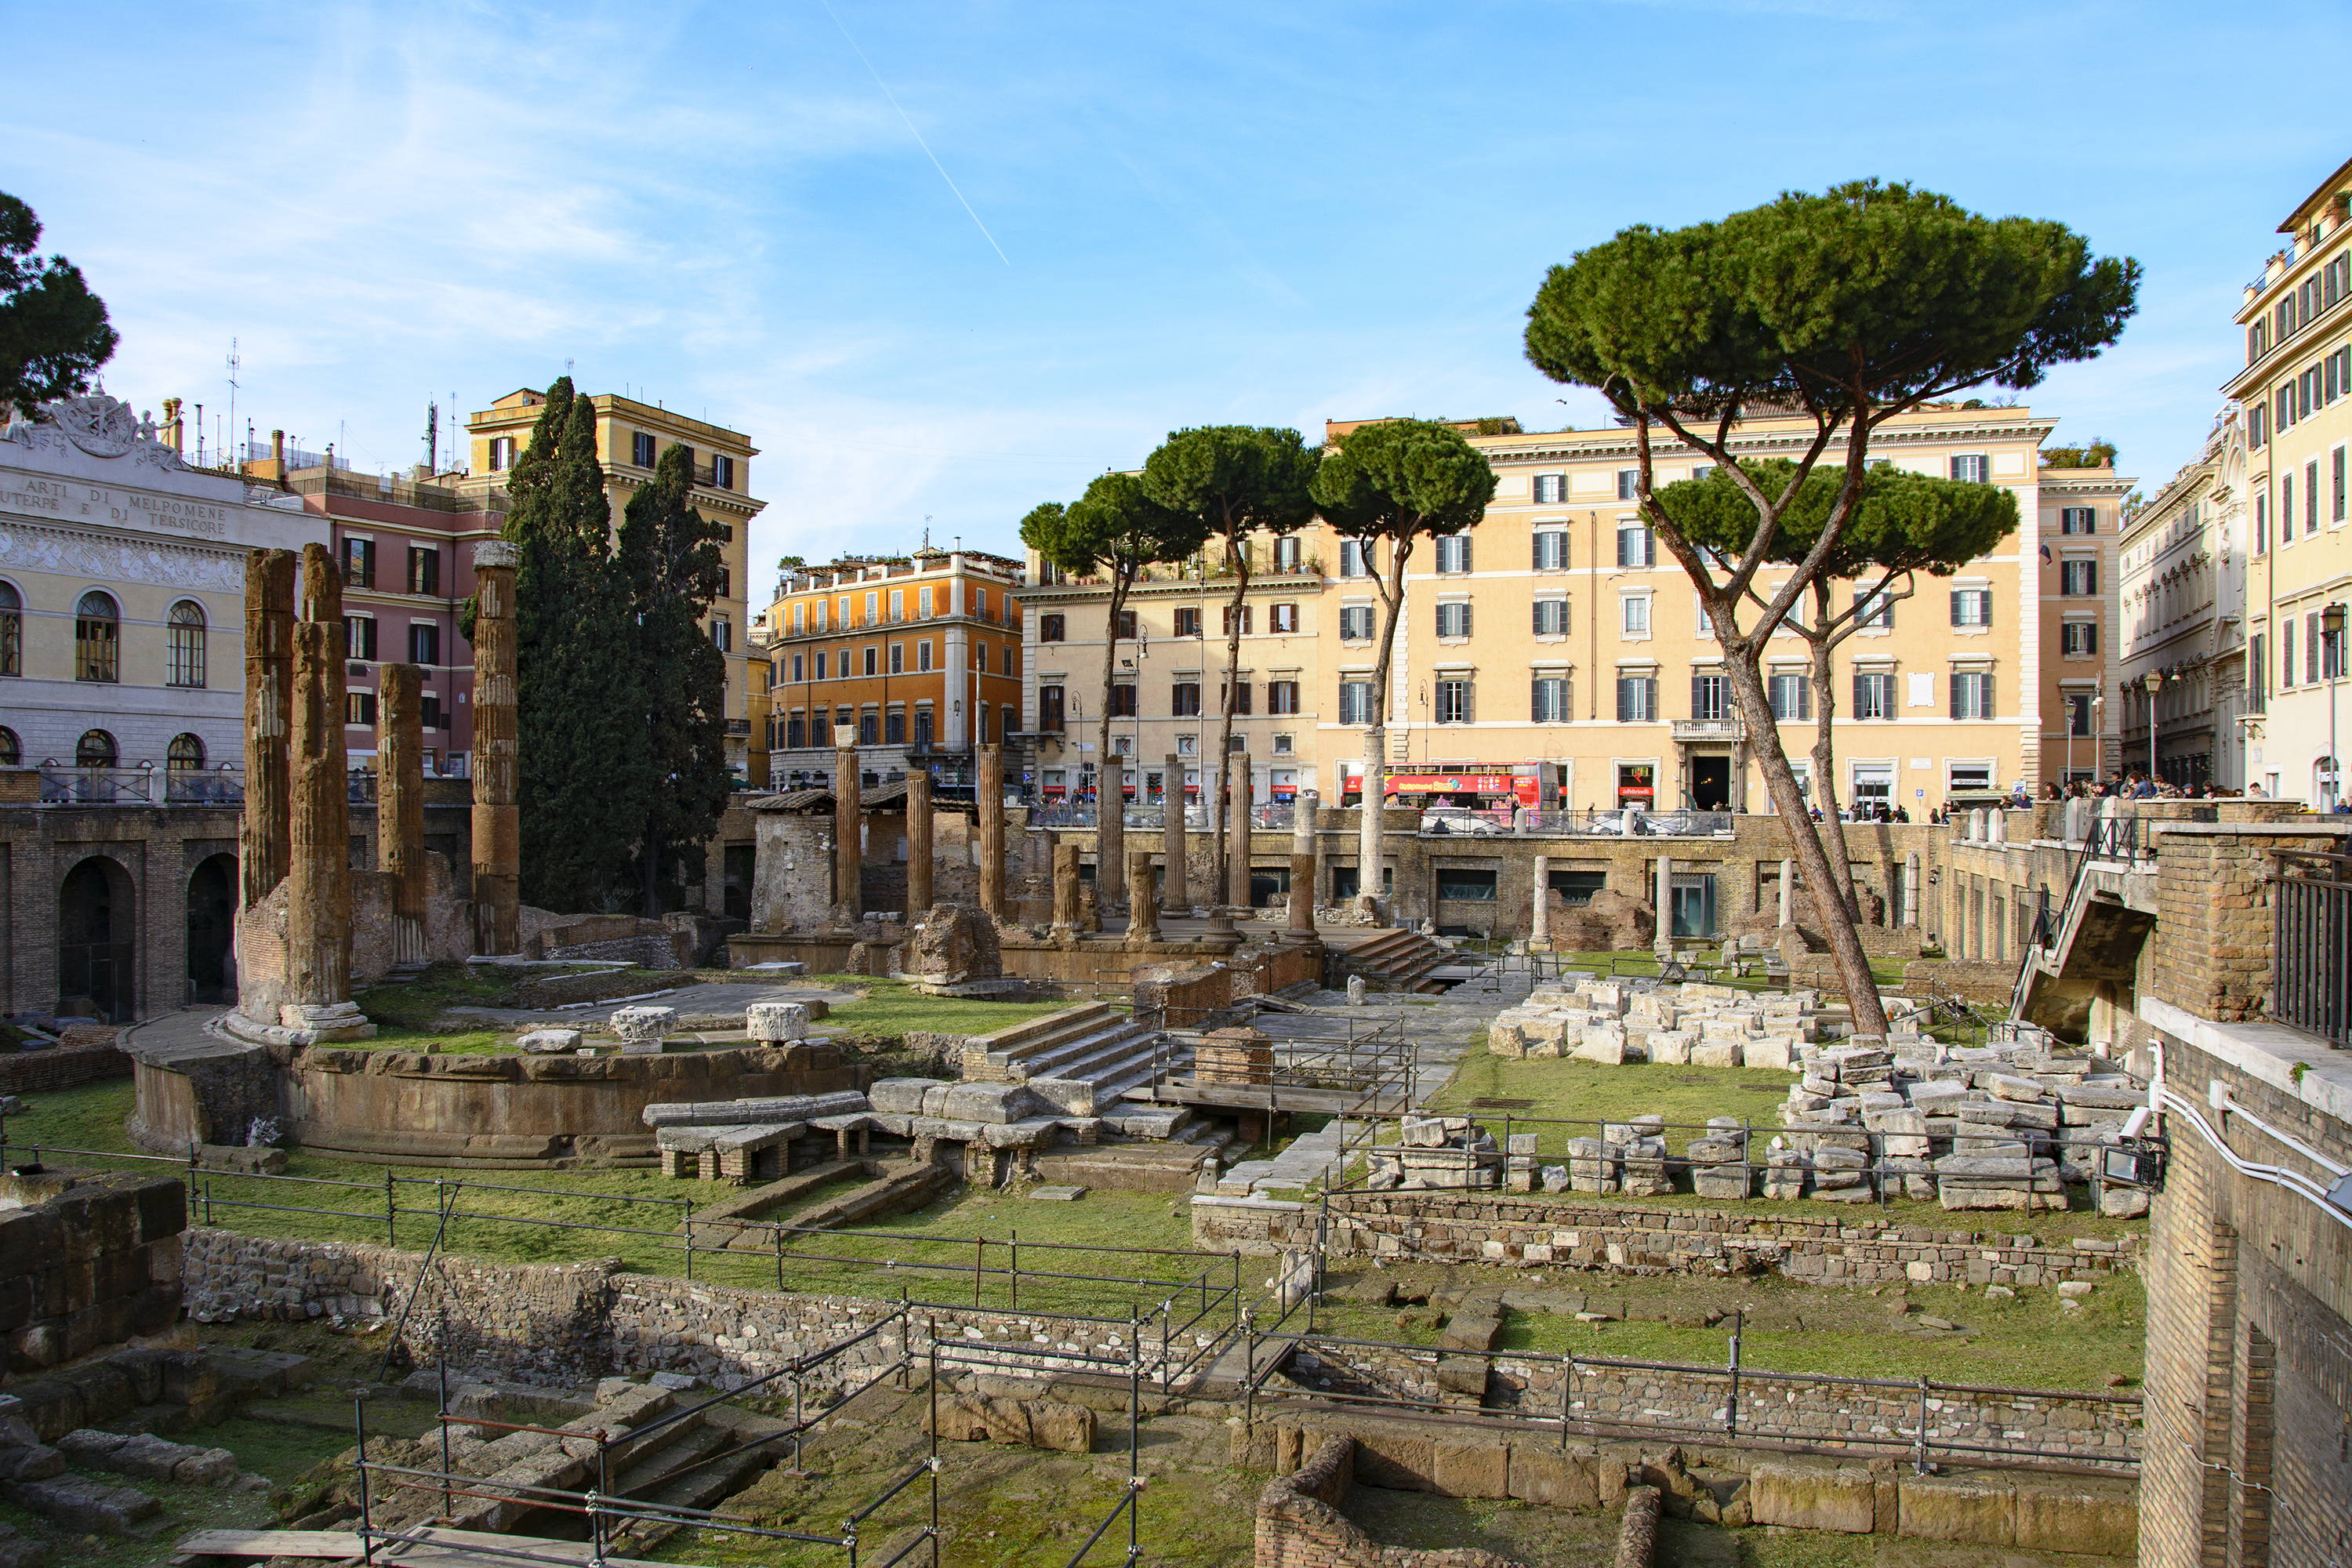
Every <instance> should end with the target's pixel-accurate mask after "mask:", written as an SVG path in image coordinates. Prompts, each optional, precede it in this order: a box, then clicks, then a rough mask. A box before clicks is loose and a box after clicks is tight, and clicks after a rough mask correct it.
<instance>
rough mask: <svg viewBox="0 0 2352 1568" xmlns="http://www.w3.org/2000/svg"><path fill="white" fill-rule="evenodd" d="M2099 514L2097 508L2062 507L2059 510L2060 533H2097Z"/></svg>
mask: <svg viewBox="0 0 2352 1568" xmlns="http://www.w3.org/2000/svg"><path fill="white" fill-rule="evenodd" d="M2058 531H2059V532H2061V533H2096V532H2098V531H2099V512H2098V509H2097V508H2096V507H2088V506H2062V507H2060V508H2059V509H2058Z"/></svg>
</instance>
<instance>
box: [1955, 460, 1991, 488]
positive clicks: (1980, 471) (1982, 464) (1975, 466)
mask: <svg viewBox="0 0 2352 1568" xmlns="http://www.w3.org/2000/svg"><path fill="white" fill-rule="evenodd" d="M1952 478H1954V479H1958V480H1961V481H1962V482H1964V483H1967V484H1971V485H1980V484H1983V483H1984V482H1985V481H1986V480H1988V479H1991V478H1992V459H1991V458H1988V457H1986V456H1985V455H1984V454H1983V453H1982V452H1955V453H1953V454H1952Z"/></svg>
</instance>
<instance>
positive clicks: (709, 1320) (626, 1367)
mask: <svg viewBox="0 0 2352 1568" xmlns="http://www.w3.org/2000/svg"><path fill="white" fill-rule="evenodd" d="M424 1264H425V1257H424V1255H423V1254H422V1253H416V1252H399V1251H394V1249H392V1248H390V1247H370V1246H360V1245H355V1244H350V1243H330V1242H319V1241H299V1240H284V1239H277V1238H269V1237H250V1236H242V1235H239V1234H237V1233H236V1232H234V1231H225V1230H213V1229H205V1228H201V1227H199V1228H194V1229H191V1230H190V1231H189V1232H188V1236H187V1263H186V1287H187V1309H188V1313H189V1315H190V1316H191V1317H194V1318H195V1319H196V1320H197V1321H201V1322H231V1321H239V1320H255V1319H258V1320H263V1321H293V1322H299V1321H304V1320H307V1319H310V1318H318V1317H329V1316H332V1317H341V1318H344V1319H347V1320H356V1321H375V1320H379V1319H394V1320H396V1319H398V1318H399V1316H400V1313H401V1309H402V1308H403V1307H404V1305H405V1304H406V1302H407V1300H408V1293H409V1291H410V1290H411V1289H415V1287H416V1284H417V1281H418V1279H419V1278H420V1276H422V1275H423V1270H424ZM444 1307H446V1311H444V1310H442V1309H443V1308H444ZM894 1310H896V1307H895V1304H893V1303H891V1302H887V1301H869V1300H858V1299H856V1298H852V1297H845V1296H821V1295H799V1294H791V1293H778V1292H776V1291H772V1290H745V1289H733V1288H730V1287H727V1286H720V1285H709V1284H704V1283H700V1282H698V1281H689V1280H684V1279H662V1278H658V1277H656V1276H652V1275H644V1274H628V1273H624V1272H622V1271H621V1266H620V1264H619V1263H618V1262H617V1261H613V1262H604V1263H584V1264H558V1265H536V1264H500V1263H487V1262H482V1261H478V1260H476V1259H472V1258H458V1257H449V1256H445V1257H444V1258H442V1259H441V1261H440V1263H439V1264H438V1266H437V1267H436V1268H435V1269H434V1270H433V1272H432V1274H431V1276H429V1277H427V1278H425V1287H424V1295H423V1296H422V1298H420V1300H418V1302H417V1305H416V1310H415V1311H414V1312H412V1313H410V1314H409V1315H408V1319H407V1322H406V1325H405V1327H404V1329H403V1331H402V1337H403V1342H404V1344H405V1345H406V1347H407V1349H408V1351H409V1353H410V1354H411V1355H412V1356H413V1357H415V1359H416V1360H417V1361H418V1362H420V1363H422V1362H428V1361H430V1360H432V1359H433V1358H434V1357H435V1356H436V1354H437V1353H438V1349H439V1345H440V1339H439V1336H440V1334H441V1332H442V1325H443V1324H444V1323H445V1322H446V1325H447V1332H448V1334H449V1340H448V1352H449V1359H450V1361H451V1362H452V1363H455V1364H462V1365H465V1366H468V1367H473V1368H477V1369H479V1370H481V1371H485V1372H492V1373H498V1374H499V1375H500V1376H506V1377H513V1378H517V1379H520V1380H522V1381H526V1382H568V1381H574V1380H577V1379H579V1378H582V1377H589V1376H605V1375H610V1374H613V1373H641V1372H677V1373H688V1374H689V1375H691V1376H694V1377H698V1378H703V1379H707V1380H709V1381H711V1382H714V1383H718V1384H721V1385H722V1386H724V1385H727V1384H729V1383H730V1380H732V1381H737V1382H740V1381H741V1380H744V1379H748V1378H751V1377H756V1376H758V1375H760V1374H761V1373H769V1372H773V1371H775V1370H776V1369H777V1368H778V1367H780V1366H782V1365H783V1364H785V1363H787V1362H789V1361H791V1360H792V1359H793V1357H794V1356H798V1355H805V1354H809V1353H812V1352H815V1351H819V1350H822V1349H824V1347H825V1346H827V1345H829V1344H832V1343H835V1342H837V1341H839V1340H841V1339H843V1338H845V1336H847V1335H850V1334H853V1333H856V1332H858V1331H862V1330H865V1329H867V1328H870V1327H872V1326H873V1325H874V1324H875V1323H877V1321H880V1320H882V1319H884V1318H887V1317H888V1316H889V1315H890V1313H891V1312H892V1311H894ZM934 1323H935V1324H937V1325H938V1328H939V1331H940V1341H941V1342H942V1344H943V1345H946V1344H949V1343H950V1342H951V1343H952V1344H953V1345H954V1347H955V1350H954V1352H953V1354H952V1356H951V1357H949V1358H944V1359H947V1360H948V1363H949V1364H950V1365H952V1366H954V1367H955V1368H957V1370H958V1371H959V1373H970V1372H973V1371H976V1370H990V1371H992V1372H995V1373H1000V1374H1002V1375H1007V1376H1016V1377H1017V1376H1023V1375H1031V1376H1034V1375H1037V1374H1039V1373H1050V1372H1052V1371H1054V1370H1055V1369H1056V1363H1055V1360H1054V1359H1053V1357H1052V1356H1051V1355H1049V1354H1047V1353H1045V1352H1046V1351H1047V1347H1049V1346H1050V1348H1051V1350H1052V1351H1054V1352H1060V1353H1062V1354H1064V1355H1067V1356H1069V1357H1072V1358H1076V1357H1080V1356H1093V1357H1098V1358H1101V1359H1104V1360H1109V1361H1115V1362H1116V1361H1123V1359H1124V1358H1125V1356H1126V1355H1127V1353H1128V1352H1127V1349H1126V1344H1127V1340H1126V1334H1127V1325H1125V1324H1123V1323H1083V1324H1080V1323H1071V1322H1068V1321H1065V1320H1061V1319H1055V1318H1045V1317H1030V1316H1024V1314H1021V1313H1018V1312H990V1311H971V1310H949V1309H938V1310H934V1309H931V1308H920V1309H918V1310H917V1312H916V1314H915V1320H914V1332H915V1348H916V1353H917V1355H918V1357H920V1356H921V1354H922V1353H923V1351H924V1349H925V1347H926V1346H927V1344H928V1342H929V1325H931V1324H934ZM991 1342H1001V1343H1006V1344H1015V1345H1019V1346H1022V1347H1023V1348H1024V1351H1026V1352H1035V1353H1029V1354H1023V1355H1021V1356H1018V1357H1008V1358H1006V1360H1005V1361H1004V1362H1003V1363H1002V1364H999V1365H992V1366H987V1365H984V1364H983V1363H986V1362H987V1350H986V1347H987V1346H988V1345H989V1344H990V1343H991ZM1195 1344H1196V1345H1197V1344H1198V1342H1197V1341H1196V1342H1195ZM899 1350H900V1345H899V1340H898V1335H897V1333H896V1332H895V1331H893V1332H891V1333H887V1334H882V1335H877V1336H876V1337H875V1338H874V1339H872V1340H869V1341H867V1342H865V1343H864V1344H862V1345H860V1346H858V1347H856V1350H854V1351H852V1352H847V1353H846V1354H845V1355H843V1356H841V1357H839V1358H836V1359H835V1361H833V1362H830V1363H826V1367H825V1375H826V1376H827V1377H828V1378H831V1379H832V1380H833V1382H834V1384H835V1385H836V1386H838V1385H842V1384H855V1383H856V1382H859V1381H863V1378H864V1376H865V1375H866V1374H867V1373H871V1371H872V1370H873V1369H874V1368H876V1367H879V1366H883V1365H887V1364H892V1363H895V1362H896V1361H897V1359H898V1354H899ZM1180 1353H1181V1352H1180ZM1077 1364H1078V1363H1077V1362H1076V1360H1075V1359H1073V1360H1072V1361H1069V1362H1064V1363H1059V1365H1060V1367H1061V1369H1063V1370H1067V1369H1069V1368H1072V1367H1075V1366H1076V1365H1077ZM1093 1370H1097V1371H1099V1370H1100V1368H1099V1367H1096V1368H1094V1369H1093ZM814 1381H815V1380H814V1379H813V1380H812V1382H813V1383H814Z"/></svg>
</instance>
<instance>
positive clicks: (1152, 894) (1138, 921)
mask: <svg viewBox="0 0 2352 1568" xmlns="http://www.w3.org/2000/svg"><path fill="white" fill-rule="evenodd" d="M1127 916H1128V919H1127V940H1128V941H1129V942H1158V941H1159V940H1160V895H1159V894H1158V893H1157V892H1156V891H1154V890H1153V889H1152V886H1151V851H1150V850H1149V849H1130V850H1129V851H1128V853H1127Z"/></svg>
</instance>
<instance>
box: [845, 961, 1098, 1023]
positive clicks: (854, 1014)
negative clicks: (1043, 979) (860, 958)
mask: <svg viewBox="0 0 2352 1568" xmlns="http://www.w3.org/2000/svg"><path fill="white" fill-rule="evenodd" d="M805 984H809V985H814V986H817V987H820V988H824V989H830V990H840V991H860V992H864V993H865V995H864V996H863V997H861V998H860V999H859V1000H857V1001H856V1002H841V1003H836V1004H835V1005H834V1008H833V1011H832V1014H831V1016H828V1017H827V1018H826V1019H825V1020H824V1025H823V1027H824V1028H825V1029H827V1030H829V1031H832V1032H835V1033H840V1034H851V1035H856V1036H859V1037H894V1038H895V1037H905V1036H906V1035H907V1034H908V1033H909V1032H919V1031H930V1032H932V1033H936V1034H943V1035H989V1034H993V1033H995V1032H996V1031H997V1030H999V1029H1003V1028H1008V1027H1010V1026H1013V1025H1014V1024H1020V1023H1025V1022H1027V1021H1028V1020H1029V1019H1031V1018H1042V1017H1044V1016H1045V1015H1046V1014H1048V1013H1059V1012H1063V1011H1066V1009H1068V1008H1071V1007H1075V1006H1076V1005H1078V1004H1077V1003H1075V1002H978V1001H973V1000H971V999H970V998H967V997H961V996H926V995H924V994H922V993H921V992H920V991H919V990H917V989H916V988H915V987H914V986H913V985H911V984H908V983H907V982H906V981H903V980H892V979H877V978H876V977H873V976H870V975H865V974H818V975H812V976H810V977H809V978H808V979H807V981H806V982H805Z"/></svg>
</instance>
